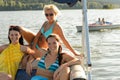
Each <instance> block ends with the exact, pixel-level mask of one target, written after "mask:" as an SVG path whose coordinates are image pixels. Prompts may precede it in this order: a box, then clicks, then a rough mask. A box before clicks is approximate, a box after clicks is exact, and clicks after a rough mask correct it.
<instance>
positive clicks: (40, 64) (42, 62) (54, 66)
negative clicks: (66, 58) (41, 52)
mask: <svg viewBox="0 0 120 80" xmlns="http://www.w3.org/2000/svg"><path fill="white" fill-rule="evenodd" d="M47 54H48V53H46V54H45V56H43V57H42V58H41V60H40V61H39V62H38V67H39V68H42V69H47V70H49V71H51V72H55V71H56V69H58V67H59V60H58V57H57V59H56V61H55V62H54V63H53V64H51V65H50V66H49V68H46V66H45V57H46V56H47Z"/></svg>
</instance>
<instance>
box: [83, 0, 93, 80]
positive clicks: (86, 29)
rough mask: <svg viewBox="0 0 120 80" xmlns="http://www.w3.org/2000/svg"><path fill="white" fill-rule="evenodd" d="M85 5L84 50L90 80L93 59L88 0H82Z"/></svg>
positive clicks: (89, 79)
mask: <svg viewBox="0 0 120 80" xmlns="http://www.w3.org/2000/svg"><path fill="white" fill-rule="evenodd" d="M82 6H83V10H82V11H83V13H82V14H83V26H82V50H83V53H84V54H87V65H88V66H87V67H88V69H87V73H88V74H87V75H88V80H91V70H90V69H91V60H90V47H89V27H88V20H87V0H82Z"/></svg>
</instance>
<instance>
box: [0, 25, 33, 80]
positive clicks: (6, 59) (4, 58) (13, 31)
mask: <svg viewBox="0 0 120 80" xmlns="http://www.w3.org/2000/svg"><path fill="white" fill-rule="evenodd" d="M8 39H9V44H6V45H3V46H0V75H3V76H6V74H7V75H8V78H10V79H11V80H15V75H16V73H17V70H18V67H19V63H20V62H21V59H22V57H23V55H24V53H28V54H33V55H34V54H35V52H34V50H32V49H30V48H29V47H28V46H24V45H23V38H22V35H21V33H20V30H19V28H18V26H10V28H9V32H8ZM10 76H11V77H10ZM5 78H7V77H5ZM5 78H3V79H2V80H5ZM0 79H1V78H0Z"/></svg>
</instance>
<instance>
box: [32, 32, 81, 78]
mask: <svg viewBox="0 0 120 80" xmlns="http://www.w3.org/2000/svg"><path fill="white" fill-rule="evenodd" d="M46 42H47V44H48V50H45V49H40V50H36V52H37V54H39V56H38V57H39V58H40V60H39V62H38V69H37V72H36V76H34V77H33V78H32V79H31V80H69V73H70V66H71V65H74V64H80V63H81V62H80V60H79V59H77V58H75V57H73V56H71V55H69V54H67V53H62V47H61V45H60V41H59V38H58V36H57V35H55V34H51V35H49V36H48V37H47V38H46Z"/></svg>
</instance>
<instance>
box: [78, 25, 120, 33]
mask: <svg viewBox="0 0 120 80" xmlns="http://www.w3.org/2000/svg"><path fill="white" fill-rule="evenodd" d="M76 28H77V32H81V31H82V26H76ZM117 28H120V24H115V25H113V24H103V25H95V24H94V25H93V24H90V25H89V31H100V30H102V29H117Z"/></svg>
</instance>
